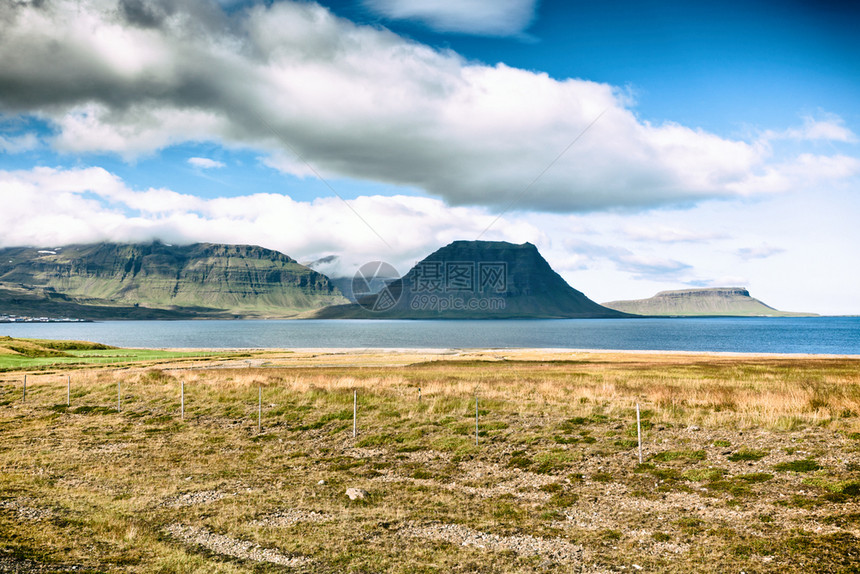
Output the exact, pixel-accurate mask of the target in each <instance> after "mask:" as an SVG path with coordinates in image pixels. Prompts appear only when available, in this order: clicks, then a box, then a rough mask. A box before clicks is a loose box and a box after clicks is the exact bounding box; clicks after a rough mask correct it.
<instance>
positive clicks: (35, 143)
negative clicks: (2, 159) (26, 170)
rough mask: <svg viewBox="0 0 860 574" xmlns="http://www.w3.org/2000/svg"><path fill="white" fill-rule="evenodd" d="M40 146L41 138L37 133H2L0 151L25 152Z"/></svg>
mask: <svg viewBox="0 0 860 574" xmlns="http://www.w3.org/2000/svg"><path fill="white" fill-rule="evenodd" d="M37 147H39V138H37V137H36V135H35V134H23V135H20V136H12V137H4V136H3V135H0V153H8V154H15V153H23V152H25V151H30V150H33V149H36V148H37Z"/></svg>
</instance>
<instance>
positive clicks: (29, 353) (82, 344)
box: [0, 337, 236, 372]
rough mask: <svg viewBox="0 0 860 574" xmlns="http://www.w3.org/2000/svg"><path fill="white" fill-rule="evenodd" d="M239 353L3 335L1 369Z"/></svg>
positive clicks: (0, 340)
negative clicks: (114, 345) (124, 346)
mask: <svg viewBox="0 0 860 574" xmlns="http://www.w3.org/2000/svg"><path fill="white" fill-rule="evenodd" d="M230 355H233V356H235V355H236V353H223V352H200V351H184V352H183V351H173V350H170V351H167V350H162V349H118V348H115V347H110V346H108V345H102V344H100V343H90V342H88V341H51V340H45V339H16V338H12V337H0V372H3V371H19V370H24V369H29V370H32V369H41V370H44V369H50V368H53V367H66V368H70V367H79V366H86V365H109V364H118V363H139V362H141V361H163V360H168V359H169V360H173V359H180V358H189V359H190V358H203V359H208V358H211V357H216V356H230Z"/></svg>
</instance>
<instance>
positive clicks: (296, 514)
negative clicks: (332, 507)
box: [251, 508, 333, 527]
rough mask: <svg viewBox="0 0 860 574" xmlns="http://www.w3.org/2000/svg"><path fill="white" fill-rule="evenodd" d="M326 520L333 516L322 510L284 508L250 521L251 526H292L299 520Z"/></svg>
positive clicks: (331, 518)
mask: <svg viewBox="0 0 860 574" xmlns="http://www.w3.org/2000/svg"><path fill="white" fill-rule="evenodd" d="M326 520H333V517H331V516H329V515H327V514H325V513H323V512H314V511H313V510H310V511H308V510H298V509H294V508H288V509H285V510H277V511H275V512H272V513H271V514H267V515H266V516H264V517H262V518H260V519H258V520H255V521H254V522H252V523H251V526H280V527H284V526H292V525H293V524H298V523H299V522H325V521H326Z"/></svg>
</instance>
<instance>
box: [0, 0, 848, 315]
mask: <svg viewBox="0 0 860 574" xmlns="http://www.w3.org/2000/svg"><path fill="white" fill-rule="evenodd" d="M845 4H850V3H839V2H831V1H824V2H816V3H812V2H804V1H800V0H781V1H779V2H776V1H755V0H747V1H744V2H741V1H735V0H723V1H721V2H707V1H704V2H689V1H685V2H681V1H660V2H658V1H653V0H638V1H621V0H618V1H608V2H579V1H562V0H544V1H539V0H457V1H447V0H339V1H321V2H319V3H314V2H296V1H292V0H280V1H269V0H267V1H254V0H247V1H245V0H221V1H220V2H219V1H216V0H173V1H171V0H146V1H145V0H77V1H74V0H11V1H8V2H3V3H0V29H2V33H0V247H9V246H18V245H33V246H40V247H56V246H60V245H64V244H70V243H88V242H95V241H105V240H107V241H151V240H155V239H158V240H161V241H163V242H166V243H192V242H198V241H208V242H223V243H241V244H255V245H261V246H263V247H267V248H270V249H276V250H279V251H282V252H284V253H286V254H287V255H289V256H291V257H293V258H295V259H297V260H299V261H301V262H312V261H318V260H321V259H324V260H325V262H324V263H321V264H318V265H317V268H318V269H319V270H320V271H322V272H325V273H328V274H330V275H333V276H352V274H353V273H354V272H355V271H356V270H357V269H358V267H359V266H360V265H362V264H363V263H365V262H368V261H375V260H382V261H387V262H390V263H391V264H393V265H394V266H395V267H396V268H397V269H398V270H399V271H400V272H401V273H405V272H406V271H407V270H408V269H409V267H410V266H411V265H413V264H414V263H416V262H417V261H419V260H420V259H422V258H423V257H425V256H426V255H428V254H429V253H431V252H432V251H435V250H436V249H438V248H440V247H442V246H444V245H446V244H447V243H450V242H451V241H454V240H458V239H485V240H499V241H510V242H513V243H524V242H527V241H528V242H531V243H534V244H535V245H537V247H538V249H539V250H540V252H541V253H542V254H543V256H544V257H545V258H546V259H547V260H548V261H549V263H550V264H551V265H552V266H553V268H554V269H555V270H556V271H558V272H559V273H560V274H561V275H562V276H563V277H564V278H565V279H566V280H567V281H568V283H570V284H571V285H572V286H573V287H574V288H576V289H578V290H580V291H583V292H584V293H585V294H586V295H587V296H589V297H590V298H592V299H594V300H596V301H598V302H604V301H611V300H618V299H634V298H645V297H649V296H651V295H653V294H655V293H656V292H657V291H660V290H667V289H686V288H692V287H719V286H741V287H747V288H748V289H749V290H750V292H751V294H752V295H753V296H754V297H757V298H759V299H761V300H763V301H764V302H766V303H768V304H770V305H772V306H774V307H777V308H780V309H784V310H790V311H807V312H817V313H822V314H860V297H858V289H857V285H860V256H858V253H857V249H858V247H860V226H858V225H857V220H858V216H860V193H858V192H860V139H858V134H860V38H858V37H857V34H855V33H853V31H854V30H855V29H856V27H857V25H858V23H860V8H857V7H852V6H846V5H845ZM332 255H334V256H336V257H330V256H332Z"/></svg>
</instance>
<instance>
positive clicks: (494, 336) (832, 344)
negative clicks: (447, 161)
mask: <svg viewBox="0 0 860 574" xmlns="http://www.w3.org/2000/svg"><path fill="white" fill-rule="evenodd" d="M0 335H10V336H13V337H33V338H44V339H79V340H87V341H96V342H99V343H106V344H109V345H116V346H120V347H136V348H176V347H188V348H308V347H315V348H316V347H334V348H355V347H357V348H401V347H405V348H522V347H535V348H538V347H539V348H565V349H618V350H656V351H706V352H738V353H813V354H840V355H860V317H796V318H795V317H773V318H769V317H719V318H717V317H714V318H698V317H696V318H692V317H691V318H659V319H555V320H530V319H521V320H486V321H476V320H462V321H461V320H440V321H423V320H422V321H410V320H378V321H376V320H326V321H321V320H317V321H247V320H246V321H220V320H217V321H209V320H202V321H105V322H96V323H12V324H8V323H7V324H0Z"/></svg>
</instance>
